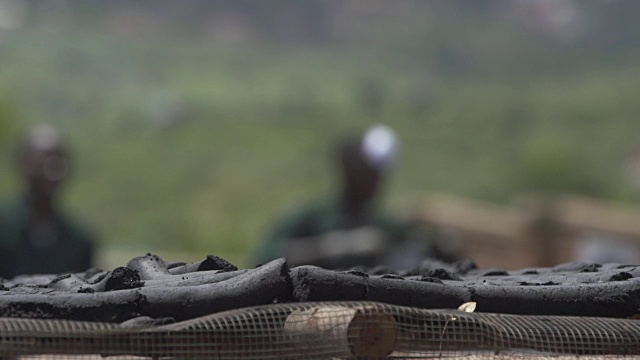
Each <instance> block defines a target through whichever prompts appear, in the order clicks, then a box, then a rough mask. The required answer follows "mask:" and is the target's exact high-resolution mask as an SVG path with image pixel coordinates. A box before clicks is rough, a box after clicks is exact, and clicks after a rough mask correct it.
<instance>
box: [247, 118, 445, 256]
mask: <svg viewBox="0 0 640 360" xmlns="http://www.w3.org/2000/svg"><path fill="white" fill-rule="evenodd" d="M398 149H399V142H398V139H397V136H396V134H395V133H394V132H393V130H391V129H390V128H388V127H387V126H384V125H375V126H373V127H371V128H369V129H368V130H367V131H366V132H365V133H364V134H361V135H357V136H349V137H346V138H345V139H344V140H343V141H342V142H341V143H340V144H339V146H338V152H337V160H338V164H339V170H340V174H341V189H340V193H339V196H338V197H337V198H335V197H333V198H330V199H328V201H327V200H325V201H320V202H316V203H312V204H309V205H307V206H304V207H302V208H300V209H297V210H296V211H294V212H293V213H292V214H290V215H288V216H286V217H285V218H284V219H283V220H282V221H281V222H280V223H278V224H277V225H276V226H275V228H274V230H273V231H272V233H270V234H269V235H268V236H267V238H266V239H264V241H263V242H262V244H260V247H259V248H258V254H257V257H256V260H257V261H258V262H266V261H269V260H272V259H274V258H277V257H282V256H284V257H286V258H287V260H288V261H289V263H290V264H292V265H317V266H321V267H324V268H349V267H353V266H358V265H364V266H376V265H387V266H393V267H395V268H400V267H402V268H409V267H411V266H414V265H416V264H417V263H419V262H420V261H421V260H422V259H423V258H424V257H440V256H438V254H439V253H438V252H437V251H435V250H434V248H433V246H432V244H431V243H429V242H428V241H424V242H421V243H420V244H419V246H418V247H419V249H417V250H416V249H412V250H411V251H406V252H404V253H403V254H404V255H402V256H394V254H395V255H397V252H396V250H397V249H399V248H401V246H399V244H402V243H404V242H405V240H407V238H408V237H409V235H410V233H411V230H412V228H411V226H410V224H408V223H405V222H401V221H398V220H396V219H393V218H391V217H388V216H385V215H383V214H382V213H381V212H380V211H378V209H377V207H376V196H377V195H378V193H379V189H380V185H381V182H382V181H383V180H384V178H385V176H386V175H387V174H388V172H389V171H390V170H391V169H392V168H393V165H394V163H395V161H396V159H397V155H398ZM414 250H416V251H414ZM398 258H400V259H401V260H400V261H398V260H397V259H398ZM392 259H393V260H392ZM447 260H448V259H447Z"/></svg>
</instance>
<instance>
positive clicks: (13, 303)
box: [0, 259, 292, 322]
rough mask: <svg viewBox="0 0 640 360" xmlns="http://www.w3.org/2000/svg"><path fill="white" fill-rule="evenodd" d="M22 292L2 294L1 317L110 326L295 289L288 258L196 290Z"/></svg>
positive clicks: (201, 311) (270, 298) (280, 297)
mask: <svg viewBox="0 0 640 360" xmlns="http://www.w3.org/2000/svg"><path fill="white" fill-rule="evenodd" d="M158 264H160V263H158ZM144 274H145V275H144V276H145V277H146V278H153V277H155V276H158V275H161V276H174V275H171V274H168V272H165V271H163V270H162V269H157V270H155V271H147V272H146V273H144ZM225 274H226V273H225ZM212 276H215V274H212ZM224 276H227V275H224ZM170 279H172V278H170ZM21 288H24V286H22V287H20V286H19V287H15V288H13V289H11V290H9V291H4V292H2V293H0V316H7V317H33V318H60V319H73V320H89V321H109V322H122V321H125V320H128V319H131V318H134V317H137V316H151V317H172V318H174V319H176V320H183V319H189V318H194V317H197V316H202V315H206V314H211V313H214V312H219V311H223V310H230V309H235V308H241V307H247V306H253V305H263V304H269V303H273V302H277V301H288V300H289V299H290V294H291V291H292V290H291V281H290V279H289V274H288V266H287V263H286V261H285V260H284V259H279V260H274V261H272V262H270V263H267V264H264V265H262V266H261V267H259V268H256V269H252V270H249V271H246V272H243V273H241V274H239V275H237V276H234V277H231V278H227V279H225V280H222V281H213V282H211V283H205V284H202V285H193V286H188V285H187V286H166V287H162V286H141V287H138V288H133V289H124V290H113V291H103V292H68V291H64V290H58V289H55V288H44V289H42V288H24V289H23V290H21ZM26 290H28V291H26Z"/></svg>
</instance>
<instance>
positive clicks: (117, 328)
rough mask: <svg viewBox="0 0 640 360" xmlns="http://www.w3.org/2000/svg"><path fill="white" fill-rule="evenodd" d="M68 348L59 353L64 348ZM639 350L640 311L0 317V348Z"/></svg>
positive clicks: (393, 352) (599, 354)
mask: <svg viewBox="0 0 640 360" xmlns="http://www.w3.org/2000/svg"><path fill="white" fill-rule="evenodd" d="M61 355H64V356H61ZM101 356H113V357H117V358H127V359H129V358H153V359H158V358H173V359H336V358H337V359H395V358H399V359H405V358H406V359H415V358H425V359H426V358H438V357H443V358H446V357H458V358H460V357H464V358H469V359H473V358H478V359H480V358H527V359H538V358H554V359H557V358H560V359H562V358H567V359H568V358H576V356H580V357H584V358H585V359H590V358H612V357H619V356H625V357H626V358H628V357H636V356H637V357H639V358H640V323H639V322H638V321H637V320H629V319H612V318H582V317H558V316H520V315H504V314H488V313H467V312H463V311H457V310H425V309H417V308H408V307H401V306H395V305H388V304H380V303H373V302H324V303H323V302H315V303H294V304H274V305H265V306H259V307H251V308H244V309H239V310H232V311H227V312H221V313H216V314H212V315H209V316H205V317H201V318H197V319H192V320H187V321H183V322H178V323H173V324H169V325H162V326H134V327H131V326H122V325H118V324H111V323H98V322H79V321H69V320H41V319H14V318H2V319H0V357H2V358H14V357H22V358H39V359H47V358H77V357H82V358H91V357H95V358H100V357H101Z"/></svg>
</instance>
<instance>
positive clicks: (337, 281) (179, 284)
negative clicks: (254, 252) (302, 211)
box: [0, 254, 640, 324]
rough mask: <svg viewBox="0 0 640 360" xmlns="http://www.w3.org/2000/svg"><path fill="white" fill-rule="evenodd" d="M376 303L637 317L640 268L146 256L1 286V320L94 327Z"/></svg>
mask: <svg viewBox="0 0 640 360" xmlns="http://www.w3.org/2000/svg"><path fill="white" fill-rule="evenodd" d="M353 300H367V301H377V302H382V303H388V304H394V305H402V306H410V307H418V308H425V309H437V308H441V309H455V308H457V307H458V306H460V305H461V304H463V303H466V302H470V301H473V302H476V304H477V307H476V312H495V313H509V314H526V315H575V316H601V317H630V316H632V315H634V314H637V313H639V312H640V311H639V309H640V266H635V265H621V264H603V265H600V264H594V263H584V262H576V263H567V264H562V265H558V266H555V267H550V268H527V269H520V270H514V271H507V270H504V269H478V268H477V267H476V266H475V264H474V263H473V262H472V261H469V260H465V261H460V262H456V263H453V264H447V263H443V262H439V261H435V260H425V261H423V262H422V263H421V264H420V266H418V267H417V268H415V269H413V270H411V271H405V272H398V271H393V270H390V269H387V268H381V267H376V268H358V269H351V270H347V271H336V270H326V269H323V268H319V267H315V266H298V267H293V268H290V267H289V266H288V265H287V262H286V261H285V259H278V260H274V261H271V262H269V263H266V264H263V265H260V266H258V267H256V268H254V269H242V270H239V269H238V268H237V267H235V266H234V265H232V264H230V263H229V262H227V261H226V260H224V259H221V258H219V257H217V256H207V258H206V259H204V260H202V261H200V262H197V263H188V264H187V263H176V262H167V261H163V260H162V259H161V258H159V257H158V256H155V255H152V254H147V255H144V256H140V257H136V258H134V259H133V260H131V261H130V262H129V263H128V264H127V266H125V267H118V268H116V269H114V270H112V271H102V270H99V269H90V270H87V271H86V272H84V273H76V274H64V275H60V276H57V275H34V276H18V277H16V278H13V279H11V280H6V281H3V282H2V283H1V284H0V316H5V317H29V318H58V319H72V320H85V321H106V322H125V321H127V323H133V324H136V323H137V322H149V321H152V322H153V321H159V322H161V323H166V322H168V321H181V320H186V319H191V318H195V317H199V316H203V315H207V314H211V313H215V312H220V311H224V310H231V309H237V308H243V307H248V306H255V305H266V304H272V303H282V302H303V301H353Z"/></svg>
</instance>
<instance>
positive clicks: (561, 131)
mask: <svg viewBox="0 0 640 360" xmlns="http://www.w3.org/2000/svg"><path fill="white" fill-rule="evenodd" d="M486 30H487V31H488V32H489V33H491V34H494V35H496V36H497V40H495V43H492V45H491V46H490V47H489V48H488V49H484V50H483V51H485V52H483V53H482V54H490V53H492V52H493V51H494V50H495V49H499V48H500V46H501V45H505V41H506V40H504V34H503V33H502V32H501V30H504V29H501V28H495V29H494V28H488V29H486ZM398 31H400V30H398ZM425 31H426V30H425ZM497 34H502V35H500V36H498V35H497ZM371 36H372V37H375V36H378V35H375V34H373V33H372V34H371ZM389 36H391V35H389ZM452 36H456V35H455V34H454V35H452ZM460 36H462V35H460ZM501 36H502V37H501ZM521 36H522V35H518V34H516V35H515V39H516V40H512V41H513V43H514V44H515V43H517V42H518V41H519V40H518V39H519V38H520V37H521ZM380 37H383V36H382V35H380ZM501 39H502V40H501ZM381 42H382V41H381ZM510 44H511V43H510ZM436 45H437V44H435V45H433V46H436ZM507 45H509V44H507ZM512 45H513V44H511V45H509V46H512ZM0 46H1V47H2V51H1V52H0V63H1V64H3V66H2V67H0V84H3V85H4V86H5V88H4V90H5V92H6V93H7V94H8V95H9V96H8V97H10V98H11V99H12V101H14V102H13V103H11V104H12V105H11V106H14V105H15V107H16V108H17V109H18V110H19V112H20V114H21V115H22V116H21V117H20V119H19V120H13V118H12V120H5V118H4V117H1V116H0V129H1V130H0V131H1V133H2V136H0V144H2V143H3V142H4V143H7V142H8V140H7V139H8V138H10V137H9V136H6V135H5V134H7V132H5V129H8V127H7V126H9V124H10V123H12V126H14V127H19V128H21V129H24V128H26V127H27V126H28V125H29V124H33V123H38V122H50V123H53V124H55V125H57V126H59V127H61V128H62V129H63V130H64V132H65V133H66V134H67V135H68V138H69V140H70V143H71V146H72V149H73V150H74V154H75V157H76V160H77V162H76V166H75V168H74V169H73V170H74V171H73V179H72V181H70V183H69V184H68V185H69V187H68V189H67V190H68V191H67V193H66V195H67V196H66V197H65V199H66V205H67V207H68V208H69V209H70V210H71V211H72V212H73V213H75V214H79V215H80V216H81V217H82V218H83V219H84V220H86V222H88V223H89V224H90V225H92V226H94V227H95V228H96V229H97V232H98V233H99V234H100V238H101V241H102V243H101V245H102V247H103V248H104V249H113V248H117V249H125V250H126V249H130V250H132V251H137V252H146V251H152V252H154V251H159V250H165V251H193V252H198V253H200V254H201V255H204V254H205V253H215V254H219V255H222V256H226V257H228V258H229V259H230V260H231V261H233V262H236V263H239V264H241V265H249V257H248V249H250V248H251V246H252V245H253V244H254V243H255V242H256V241H258V240H259V237H260V234H261V233H262V232H264V231H265V230H266V229H267V228H268V224H269V221H270V220H272V219H274V218H276V217H278V215H279V214H281V213H282V212H283V211H284V210H286V209H287V208H288V207H289V206H291V205H292V204H295V203H297V202H300V201H304V200H305V199H309V198H312V197H318V196H323V195H324V194H326V193H328V192H329V191H330V188H331V185H332V182H333V177H332V174H331V170H332V168H331V163H330V161H329V155H330V147H331V145H332V142H333V141H334V140H335V139H337V138H338V137H339V136H340V135H341V134H343V133H345V132H348V131H354V130H361V129H364V128H366V127H367V126H369V125H370V124H373V123H377V122H382V123H386V124H389V125H390V126H392V127H393V128H395V129H396V130H397V131H398V133H399V135H400V137H401V138H402V140H403V152H402V159H401V162H400V163H399V165H398V168H397V171H396V173H395V174H394V176H393V178H392V179H391V180H392V181H391V183H390V188H389V189H388V191H387V193H388V198H387V200H388V202H389V205H390V207H392V208H394V209H401V210H403V211H410V210H411V207H412V206H414V205H416V203H417V202H418V201H419V200H420V196H421V194H424V193H426V192H430V191H436V192H449V193H455V194H460V195H464V196H470V197H475V198H481V199H487V200H492V201H509V200H510V199H512V198H513V196H515V195H516V194H519V193H521V192H526V191H532V190H536V191H538V190H547V191H549V190H551V191H568V192H577V193H583V194H588V195H594V196H600V197H605V198H612V199H616V200H621V201H634V200H636V199H637V195H638V194H635V193H634V192H633V191H630V190H629V189H628V185H627V184H626V182H625V179H624V177H623V176H624V167H625V164H626V161H627V160H628V157H629V154H630V153H631V151H632V150H633V149H634V148H635V147H636V146H637V145H638V137H637V134H638V133H640V121H638V120H637V119H636V117H637V116H638V114H639V113H640V102H638V100H637V98H636V97H637V94H639V93H640V79H638V78H637V76H634V75H635V74H637V71H638V68H637V66H635V65H633V64H634V63H633V61H632V59H633V57H627V58H625V61H624V62H619V61H617V60H616V61H615V62H614V63H607V64H605V65H602V64H595V65H593V64H589V63H585V64H583V66H580V67H571V66H566V67H565V66H564V65H563V66H561V67H560V68H551V69H542V70H539V71H524V70H523V68H518V67H517V66H516V65H514V64H516V63H517V62H518V61H519V60H520V58H519V57H517V56H516V57H513V59H511V60H509V61H508V63H509V64H510V67H508V68H507V70H505V69H502V68H498V67H496V65H495V64H496V61H497V60H496V61H494V59H493V58H486V57H485V58H482V57H475V58H474V57H472V59H477V60H478V61H479V63H480V64H483V61H484V63H486V64H491V66H486V67H484V68H482V69H480V70H478V69H472V70H468V69H467V70H465V71H464V72H461V70H460V69H461V68H460V67H458V65H455V64H454V65H452V63H449V62H448V60H447V59H448V58H446V57H444V58H438V59H440V60H438V61H435V62H434V63H432V64H430V65H429V68H428V69H427V70H428V71H426V72H425V71H424V70H425V69H423V68H422V67H421V66H420V63H419V62H417V61H412V62H407V61H406V58H402V57H397V58H393V57H392V56H376V55H377V52H373V54H372V51H371V50H370V49H371V48H367V47H359V48H358V47H356V48H351V47H348V46H340V45H332V46H330V45H325V46H311V45H304V46H296V47H292V46H282V45H270V46H264V47H257V46H228V47H224V46H213V45H211V44H209V43H207V42H203V41H202V39H194V40H193V41H191V39H190V38H189V37H188V36H184V37H180V36H175V37H170V38H160V36H157V37H151V38H146V37H143V38H136V37H134V36H132V37H126V36H118V35H110V34H108V33H105V32H104V31H100V30H95V31H83V32H71V31H62V32H60V33H49V32H46V31H43V30H40V29H37V28H34V29H30V30H23V31H20V32H17V33H15V34H14V35H13V36H12V37H11V38H10V40H6V41H5V42H4V43H2V44H1V45H0ZM425 46H432V45H425ZM505 46H506V45H505ZM514 46H515V45H514ZM387 49H391V48H387ZM408 50H410V48H406V47H405V48H402V51H408ZM512 50H513V49H512ZM515 50H517V48H516V49H515ZM515 50H514V53H517V51H515ZM547 50H548V48H547ZM415 51H418V50H415ZM530 52H531V53H534V51H533V50H531V49H530ZM445 53H446V52H445ZM545 54H548V53H545ZM553 54H558V53H553ZM537 55H538V56H539V57H540V58H543V57H544V56H543V55H542V54H537ZM487 56H489V55H487ZM493 56H496V55H493ZM549 56H553V55H549ZM576 56H578V55H576ZM617 58H618V57H616V59H617ZM530 60H531V59H530ZM534 60H535V59H533V60H531V61H534ZM505 61H506V60H505ZM547 61H548V60H547ZM541 63H543V62H538V65H540V64H541ZM442 64H445V65H446V66H444V67H443V65H442ZM543 65H544V64H543ZM543 65H540V67H544V66H543ZM527 66H528V65H525V66H524V67H527ZM594 69H597V71H594ZM459 70H460V71H459ZM427 73H428V76H427ZM363 84H369V89H371V87H376V86H377V87H379V89H378V90H379V92H380V93H379V94H378V95H376V94H373V95H372V96H380V97H381V99H382V100H384V101H383V102H382V104H383V105H382V106H381V109H380V112H379V113H376V114H372V113H370V112H369V111H367V109H366V108H364V107H363V105H362V101H361V99H362V97H363V96H364V94H363V92H362V88H363ZM8 97H7V98H8ZM1 107H2V109H5V108H8V107H4V106H3V105H2V106H1ZM2 111H4V110H2ZM12 111H13V110H12ZM14 118H15V117H14ZM11 138H12V137H11ZM0 149H2V151H3V156H2V160H1V161H2V162H0V172H1V174H2V175H0V195H1V196H0V197H2V198H6V197H8V196H9V194H10V193H12V192H13V191H16V189H17V188H18V185H17V179H16V177H15V175H11V172H10V171H9V170H10V169H11V165H10V163H9V161H10V152H9V151H8V146H4V147H0ZM4 155H6V156H4Z"/></svg>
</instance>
